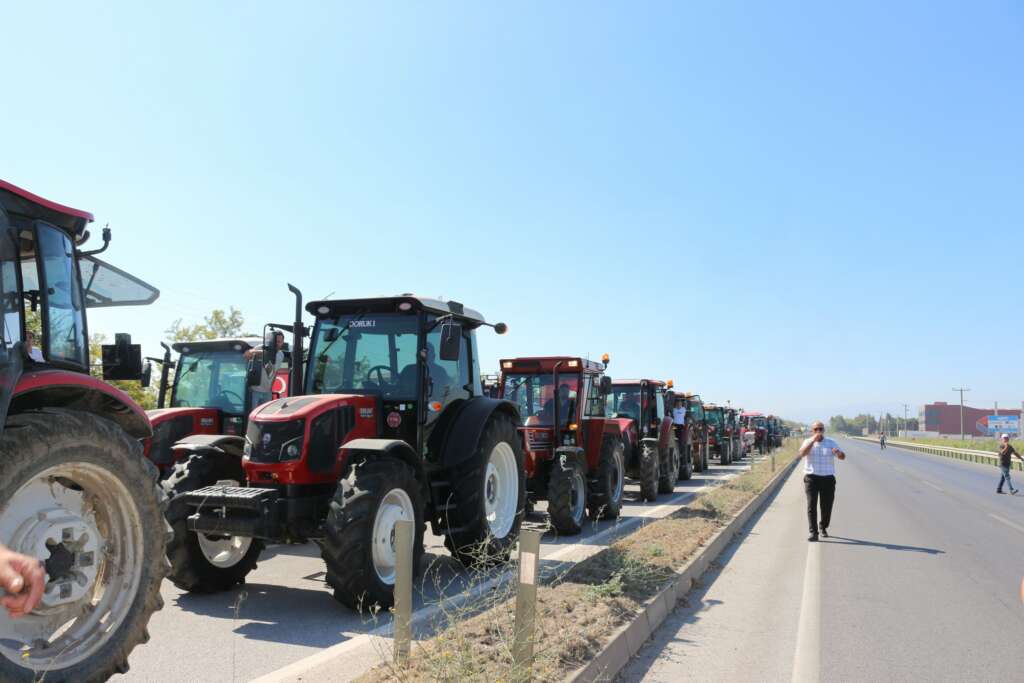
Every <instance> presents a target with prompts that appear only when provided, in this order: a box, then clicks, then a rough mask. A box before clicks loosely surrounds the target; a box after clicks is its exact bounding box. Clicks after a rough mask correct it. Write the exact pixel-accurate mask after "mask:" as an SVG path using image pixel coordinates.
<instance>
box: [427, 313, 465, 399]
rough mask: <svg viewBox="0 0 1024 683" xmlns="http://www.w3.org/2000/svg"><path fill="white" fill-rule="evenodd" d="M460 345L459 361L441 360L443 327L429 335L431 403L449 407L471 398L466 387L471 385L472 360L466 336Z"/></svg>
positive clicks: (428, 360)
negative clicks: (452, 403) (448, 405)
mask: <svg viewBox="0 0 1024 683" xmlns="http://www.w3.org/2000/svg"><path fill="white" fill-rule="evenodd" d="M430 324H433V323H432V322H431V323H430ZM442 325H443V323H442ZM428 328H429V324H428ZM460 344H461V346H462V348H461V349H460V351H459V359H458V360H441V358H440V357H439V356H438V353H437V350H438V349H440V348H441V325H439V326H437V327H435V328H434V329H432V330H430V332H428V333H427V347H426V348H427V372H428V374H429V376H430V396H429V400H430V402H431V403H434V402H440V403H441V405H447V404H448V403H450V402H451V401H453V400H455V399H457V398H469V392H468V391H467V390H466V389H465V386H466V385H467V384H469V365H470V362H471V361H472V359H471V357H470V353H469V344H468V340H467V338H466V336H465V334H464V335H463V337H462V341H461V342H460Z"/></svg>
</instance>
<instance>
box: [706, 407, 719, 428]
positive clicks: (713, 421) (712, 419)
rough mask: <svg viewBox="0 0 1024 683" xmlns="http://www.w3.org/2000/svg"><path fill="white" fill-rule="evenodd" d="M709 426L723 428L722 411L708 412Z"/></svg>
mask: <svg viewBox="0 0 1024 683" xmlns="http://www.w3.org/2000/svg"><path fill="white" fill-rule="evenodd" d="M707 420H708V424H710V425H714V426H716V427H721V426H722V411H720V410H709V411H708V412H707Z"/></svg>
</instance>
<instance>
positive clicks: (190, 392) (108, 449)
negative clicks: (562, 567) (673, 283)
mask: <svg viewBox="0 0 1024 683" xmlns="http://www.w3.org/2000/svg"><path fill="white" fill-rule="evenodd" d="M91 220H92V216H91V215H90V214H88V213H86V212H83V211H79V210H76V209H71V208H69V207H66V206H62V205H60V204H57V203H54V202H50V201H48V200H45V199H42V198H40V197H38V196H36V195H34V194H32V193H29V192H26V191H24V190H22V189H20V188H17V187H15V186H13V185H10V184H9V183H5V182H3V181H0V275H2V277H0V288H2V291H0V301H2V302H3V305H4V315H5V325H4V329H3V343H2V345H0V411H2V414H0V418H4V419H2V420H0V424H3V425H4V432H3V434H2V438H0V452H2V456H3V457H0V542H2V543H3V544H4V545H6V546H8V547H9V548H11V549H12V550H15V551H17V552H21V553H23V554H26V555H30V556H34V557H37V558H39V559H40V560H41V561H42V562H43V563H44V564H45V567H46V574H47V586H46V591H45V593H44V595H43V598H42V602H41V603H40V605H39V607H38V609H37V610H36V611H34V612H33V613H32V614H29V615H27V616H26V617H24V618H22V619H19V620H11V619H8V618H7V617H6V616H0V655H3V656H0V680H34V677H35V676H36V672H40V671H46V672H47V674H46V675H47V678H48V679H50V680H76V681H78V680H101V679H103V678H105V677H106V676H109V675H110V674H112V673H113V672H115V671H122V670H124V669H126V668H127V655H128V653H129V652H130V651H131V649H132V648H133V647H134V646H135V645H136V644H137V643H138V642H142V641H144V640H145V639H146V638H147V637H148V636H147V635H146V629H145V627H146V623H147V622H148V620H149V617H150V615H151V613H152V612H153V611H154V610H155V609H158V608H159V606H160V604H161V601H160V597H159V583H160V581H161V580H162V578H163V577H164V575H165V571H166V572H167V574H166V575H167V576H168V578H170V580H171V581H173V582H174V584H175V585H177V586H178V587H180V588H182V589H184V590H187V591H192V592H214V591H223V590H227V589H230V588H232V587H233V586H235V585H237V584H239V583H241V582H243V581H244V579H245V577H246V575H247V574H248V573H249V572H251V571H252V570H253V569H254V568H255V567H256V562H257V560H258V559H259V556H260V553H261V551H262V550H263V548H264V547H265V545H266V544H268V543H299V542H307V541H313V542H315V543H317V544H318V546H319V548H320V551H321V555H322V557H323V560H324V562H325V565H326V581H327V583H328V584H329V585H330V587H331V588H332V590H333V592H334V596H335V598H336V599H338V600H339V601H340V602H342V603H344V604H345V605H348V606H350V607H353V608H357V609H358V608H362V607H368V606H370V605H380V606H385V607H386V606H388V605H391V604H392V602H393V586H394V581H395V575H396V552H395V547H394V543H395V534H394V528H395V525H396V523H397V521H399V520H409V521H412V522H413V523H414V528H415V541H414V549H415V550H414V558H415V566H417V567H418V566H419V564H420V562H419V558H420V557H421V556H422V553H423V549H424V542H423V536H424V533H425V530H426V527H427V525H428V524H429V525H430V528H431V530H432V531H433V533H434V534H435V535H437V536H439V537H442V538H443V539H444V543H445V545H446V546H447V548H448V549H449V551H450V552H451V554H452V555H453V556H454V557H455V558H457V559H458V560H460V561H461V562H463V563H464V564H466V565H474V566H478V565H483V566H493V565H495V564H498V563H501V562H504V561H506V560H507V559H508V557H509V555H510V552H511V550H512V548H513V546H514V545H515V543H516V542H517V539H518V535H519V529H520V525H521V523H522V521H523V518H524V515H525V514H526V513H527V511H528V510H529V508H530V507H531V506H532V505H533V504H534V503H535V502H536V501H541V500H545V501H547V513H548V516H549V518H550V523H551V526H552V527H553V528H554V529H555V530H556V531H557V532H558V533H561V534H573V533H578V532H579V531H580V530H581V528H582V527H583V525H584V523H585V521H586V519H587V518H588V517H589V518H592V519H614V518H615V517H617V516H618V515H619V512H620V509H621V506H622V504H623V491H624V485H625V481H626V479H627V478H630V479H633V480H635V481H636V483H637V484H638V485H639V489H640V495H641V497H642V498H643V499H644V500H652V501H653V500H655V499H656V498H657V497H658V496H659V495H664V494H669V493H671V492H672V491H673V489H674V487H675V484H676V482H677V480H679V479H688V478H690V477H691V476H692V475H693V473H694V472H700V471H703V470H705V469H707V468H708V466H709V463H710V462H711V460H712V459H717V460H718V462H720V463H722V464H728V463H729V462H731V461H733V460H734V459H736V458H739V457H742V455H743V454H744V453H745V452H747V451H749V450H751V449H758V450H761V451H762V452H763V451H765V450H767V449H769V448H771V447H772V446H775V445H778V444H779V443H780V442H781V439H782V437H783V435H784V429H783V427H782V425H781V423H780V422H779V421H778V420H777V419H775V418H772V417H769V416H764V415H761V414H757V413H745V412H743V411H741V410H739V409H735V408H732V407H730V406H720V405H713V404H710V403H705V402H703V401H702V400H701V399H700V397H699V396H698V395H696V394H692V393H683V392H678V391H676V390H675V389H674V388H673V386H672V383H671V382H665V381H661V380H656V379H639V380H618V381H613V380H612V379H611V378H610V377H609V376H608V375H607V374H606V370H607V367H608V357H607V356H605V357H604V358H603V359H602V360H601V361H600V362H598V361H593V360H589V359H586V358H582V357H572V356H545V357H529V358H509V359H504V360H502V361H500V371H499V373H498V374H497V375H496V376H494V377H492V378H490V381H485V380H486V378H485V377H484V376H483V375H481V371H480V361H479V357H478V347H477V331H478V330H480V329H483V328H493V329H494V330H495V331H496V332H497V333H499V334H503V333H504V332H505V331H506V329H507V328H506V326H505V325H504V324H503V323H496V324H491V323H488V322H487V321H486V320H485V319H484V317H483V316H482V315H481V314H480V313H478V312H477V311H474V310H472V309H470V308H469V307H467V306H464V305H463V304H461V303H458V302H456V301H451V300H447V301H444V300H438V299H432V298H426V297H420V296H415V295H413V294H401V295H397V296H392V297H374V298H358V299H331V300H319V301H313V302H309V303H308V304H306V305H303V299H302V294H301V292H300V291H299V290H298V289H297V288H295V287H293V286H291V285H289V289H290V291H291V292H292V294H293V296H294V304H295V305H294V316H292V318H293V319H292V321H291V322H288V323H284V324H281V323H271V324H268V325H266V326H265V328H264V333H263V335H262V336H259V337H255V338H237V339H217V340H192V341H185V342H180V343H177V344H174V345H173V347H172V346H165V352H164V355H163V356H162V357H154V358H151V359H149V362H148V363H146V364H145V365H144V360H145V359H143V357H142V354H141V349H140V348H139V346H138V345H133V344H132V343H131V340H130V337H129V336H128V335H122V334H119V335H117V336H116V342H115V343H114V344H112V345H108V346H104V348H103V358H102V365H103V374H104V378H105V379H107V380H138V381H141V382H142V383H143V384H146V385H148V383H149V381H150V378H151V375H152V372H151V371H152V367H153V366H152V364H156V365H158V366H159V367H160V380H159V388H158V394H159V403H158V405H159V407H158V408H157V409H156V410H153V411H149V412H148V413H147V412H144V411H143V410H142V409H141V408H140V407H139V406H138V405H137V404H136V403H135V402H134V401H132V399H131V398H130V397H129V396H128V395H127V394H126V393H124V392H122V391H120V390H118V389H116V388H115V387H114V386H112V385H111V384H109V383H108V382H105V381H100V380H99V379H96V378H94V377H91V376H90V372H89V370H90V359H89V349H88V344H87V342H86V340H87V339H88V335H87V328H86V309H88V308H93V307H102V306H117V305H142V304H148V303H151V302H152V301H154V300H155V299H156V298H157V296H158V294H159V292H158V290H156V288H154V287H152V286H150V285H148V284H146V283H145V282H143V281H141V280H139V279H138V278H135V277H134V276H131V275H129V274H127V273H125V272H124V271H122V270H120V269H117V268H115V267H113V266H111V265H109V264H107V263H105V262H104V261H101V260H100V259H99V258H98V257H97V254H99V253H100V252H101V251H103V250H105V249H106V248H107V245H108V243H109V242H110V235H109V232H108V231H104V234H103V245H102V246H101V247H100V248H99V249H94V250H92V251H84V250H82V249H81V246H82V245H83V244H84V243H85V242H86V241H87V240H88V239H89V233H88V230H87V226H88V224H89V223H90V222H91ZM307 318H311V319H312V322H311V323H310V322H307ZM36 321H39V324H41V328H39V329H36V328H35V327H34V326H35V325H36ZM33 337H35V339H33ZM168 525H169V526H170V532H169V533H167V534H165V533H164V532H163V528H164V527H165V526H168ZM165 556H166V558H167V560H169V565H170V568H169V570H166V569H165V564H166V563H165V560H164V558H165Z"/></svg>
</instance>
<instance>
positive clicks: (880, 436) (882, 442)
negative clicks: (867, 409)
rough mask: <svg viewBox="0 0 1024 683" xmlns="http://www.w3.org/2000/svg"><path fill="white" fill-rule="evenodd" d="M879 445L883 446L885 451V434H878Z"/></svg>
mask: <svg viewBox="0 0 1024 683" xmlns="http://www.w3.org/2000/svg"><path fill="white" fill-rule="evenodd" d="M878 445H879V446H881V448H882V450H883V451H884V450H885V432H880V433H879V434H878Z"/></svg>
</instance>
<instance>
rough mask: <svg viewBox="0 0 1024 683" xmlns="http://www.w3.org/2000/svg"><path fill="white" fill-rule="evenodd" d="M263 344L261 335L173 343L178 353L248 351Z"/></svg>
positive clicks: (173, 347)
mask: <svg viewBox="0 0 1024 683" xmlns="http://www.w3.org/2000/svg"><path fill="white" fill-rule="evenodd" d="M262 344H263V340H262V339H260V338H259V337H223V338H221V339H195V340H192V341H183V342H177V343H174V344H171V348H172V349H174V350H175V351H177V352H178V353H191V352H193V351H240V352H242V351H248V350H249V349H253V348H256V347H257V346H260V345H262Z"/></svg>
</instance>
